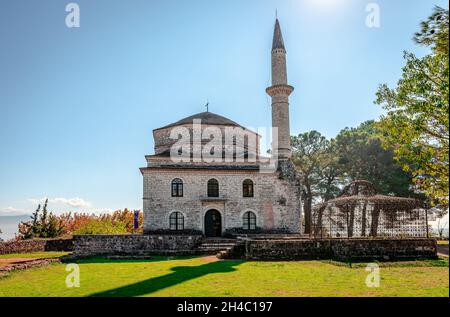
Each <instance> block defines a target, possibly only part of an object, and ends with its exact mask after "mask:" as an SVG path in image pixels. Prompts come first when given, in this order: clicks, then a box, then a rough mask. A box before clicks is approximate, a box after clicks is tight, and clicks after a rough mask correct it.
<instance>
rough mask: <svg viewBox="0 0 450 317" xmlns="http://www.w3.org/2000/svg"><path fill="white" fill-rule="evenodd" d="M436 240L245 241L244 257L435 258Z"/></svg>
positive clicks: (296, 258)
mask: <svg viewBox="0 0 450 317" xmlns="http://www.w3.org/2000/svg"><path fill="white" fill-rule="evenodd" d="M436 257H437V249H436V240H435V239H395V240H387V239H386V240H384V239H324V240H304V239H302V240H293V239H292V240H247V241H245V253H244V258H245V259H247V260H275V261H276V260H303V259H330V258H331V259H339V260H373V259H381V260H387V259H418V258H436Z"/></svg>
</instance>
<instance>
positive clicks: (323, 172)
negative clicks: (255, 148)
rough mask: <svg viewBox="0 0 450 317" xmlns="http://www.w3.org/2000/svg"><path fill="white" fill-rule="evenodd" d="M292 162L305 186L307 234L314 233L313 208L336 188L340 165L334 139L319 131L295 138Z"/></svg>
mask: <svg viewBox="0 0 450 317" xmlns="http://www.w3.org/2000/svg"><path fill="white" fill-rule="evenodd" d="M291 144H292V161H293V162H294V164H295V166H296V168H297V170H298V171H299V172H300V175H301V181H302V185H303V195H302V199H303V210H304V215H305V233H310V222H311V210H312V204H313V201H314V199H315V198H317V197H322V198H323V199H330V198H332V196H333V193H334V190H335V187H334V186H335V182H336V180H337V166H336V165H335V163H336V162H337V161H336V160H335V156H334V155H333V153H332V152H331V149H332V147H331V145H330V141H329V140H327V139H326V138H325V137H324V136H322V135H321V134H320V133H319V132H317V131H310V132H306V133H302V134H300V135H298V136H293V137H291Z"/></svg>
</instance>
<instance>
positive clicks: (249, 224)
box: [243, 211, 256, 230]
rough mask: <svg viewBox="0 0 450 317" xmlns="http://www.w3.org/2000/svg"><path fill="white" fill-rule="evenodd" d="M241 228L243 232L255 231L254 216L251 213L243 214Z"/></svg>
mask: <svg viewBox="0 0 450 317" xmlns="http://www.w3.org/2000/svg"><path fill="white" fill-rule="evenodd" d="M243 228H244V230H255V229H256V215H255V213H253V212H251V211H247V212H246V213H244V217H243Z"/></svg>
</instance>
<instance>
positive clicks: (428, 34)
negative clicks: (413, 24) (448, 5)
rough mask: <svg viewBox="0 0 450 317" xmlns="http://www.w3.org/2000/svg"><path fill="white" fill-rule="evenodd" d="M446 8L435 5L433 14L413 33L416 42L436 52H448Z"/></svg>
mask: <svg viewBox="0 0 450 317" xmlns="http://www.w3.org/2000/svg"><path fill="white" fill-rule="evenodd" d="M448 23H449V19H448V10H445V9H443V8H441V7H439V6H435V7H434V10H433V14H432V15H431V16H430V17H429V18H428V19H427V20H426V21H423V22H422V23H421V24H420V25H421V30H420V31H419V32H417V33H416V34H415V35H414V41H415V42H416V43H417V44H420V45H424V46H431V47H432V49H433V51H434V52H435V53H436V54H448V50H449V46H448V36H449V33H448V29H449V24H448Z"/></svg>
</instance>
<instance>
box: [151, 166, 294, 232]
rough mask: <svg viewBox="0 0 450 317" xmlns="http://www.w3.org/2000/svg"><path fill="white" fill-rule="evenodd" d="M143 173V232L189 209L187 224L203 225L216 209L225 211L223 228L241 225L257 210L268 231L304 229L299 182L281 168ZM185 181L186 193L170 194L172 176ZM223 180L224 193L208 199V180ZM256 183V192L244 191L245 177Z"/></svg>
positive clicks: (159, 227) (221, 189)
mask: <svg viewBox="0 0 450 317" xmlns="http://www.w3.org/2000/svg"><path fill="white" fill-rule="evenodd" d="M143 176H144V197H143V199H144V203H143V205H144V232H145V233H148V232H154V231H157V230H165V229H169V215H170V214H171V213H172V212H174V211H178V212H181V213H182V214H183V215H184V228H185V229H186V230H196V231H200V232H203V233H204V232H205V231H204V216H205V214H206V212H207V211H208V210H210V209H216V210H218V211H219V212H220V214H221V216H222V231H223V233H225V232H226V230H227V229H234V228H242V227H243V214H244V213H245V212H246V211H252V212H253V213H255V215H256V222H257V223H256V225H257V227H258V228H261V229H262V230H264V231H269V232H270V231H274V230H276V231H280V232H288V233H299V232H300V212H301V205H300V186H299V184H298V183H297V182H296V181H293V180H292V179H288V178H283V177H280V174H279V173H260V172H259V171H235V170H231V171H226V170H189V169H176V170H171V169H163V168H161V169H147V170H145V171H144V172H143ZM174 178H180V179H181V180H182V181H183V191H184V194H183V197H171V182H172V180H173V179H174ZM211 178H215V179H217V180H218V182H219V194H220V197H219V199H207V198H206V196H207V183H208V180H209V179H211ZM246 179H250V180H252V181H253V183H254V197H251V198H246V197H243V193H242V183H243V182H244V180H246Z"/></svg>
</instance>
